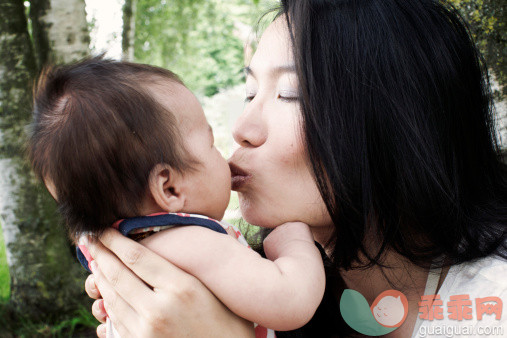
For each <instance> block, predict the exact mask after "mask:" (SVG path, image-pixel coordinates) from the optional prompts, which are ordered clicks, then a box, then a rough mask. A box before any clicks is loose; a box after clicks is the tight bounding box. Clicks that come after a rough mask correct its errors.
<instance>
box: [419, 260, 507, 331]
mask: <svg viewBox="0 0 507 338" xmlns="http://www.w3.org/2000/svg"><path fill="white" fill-rule="evenodd" d="M439 276H440V273H439V272H438V270H437V271H435V270H434V271H433V273H430V274H429V275H428V280H427V283H426V290H425V292H424V294H425V295H433V294H435V290H436V287H437V284H438V280H439ZM436 294H437V295H440V300H441V301H442V303H441V304H442V305H441V306H440V308H441V309H442V312H441V316H443V318H442V319H433V320H428V319H421V318H420V314H421V312H419V314H418V315H417V322H416V324H415V327H414V331H413V333H412V337H413V338H415V337H456V336H457V337H507V313H504V312H507V311H503V310H505V308H506V306H507V261H505V260H504V259H502V258H499V257H497V256H490V257H486V258H482V259H480V260H476V261H474V262H466V263H463V264H459V265H454V266H452V267H451V268H450V269H449V272H448V274H447V276H446V277H445V280H444V282H443V284H442V286H441V287H440V289H439V290H438V292H437V293H436ZM467 295H468V300H467V299H466V296H467ZM454 296H462V297H454ZM451 297H452V299H451ZM486 297H497V298H490V299H491V300H486V299H484V298H486ZM458 298H459V300H457V299H458ZM450 301H451V302H450ZM449 302H450V303H449ZM436 303H437V302H434V303H433V304H436ZM419 305H421V304H419ZM433 309H435V307H433ZM419 310H420V311H421V308H419ZM480 313H482V318H480V317H481V315H480ZM460 315H461V316H460ZM450 317H451V318H450ZM452 317H455V318H456V319H453V318H452ZM459 317H461V318H462V319H461V320H459ZM466 317H469V318H470V319H467V318H466Z"/></svg>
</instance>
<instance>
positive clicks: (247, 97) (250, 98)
mask: <svg viewBox="0 0 507 338" xmlns="http://www.w3.org/2000/svg"><path fill="white" fill-rule="evenodd" d="M254 98H255V94H247V95H246V97H245V102H247V103H248V102H251V101H252V100H253V99H254Z"/></svg>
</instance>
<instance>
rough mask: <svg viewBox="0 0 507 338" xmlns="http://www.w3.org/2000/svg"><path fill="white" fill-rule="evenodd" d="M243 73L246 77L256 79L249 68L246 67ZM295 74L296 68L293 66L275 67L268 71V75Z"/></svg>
mask: <svg viewBox="0 0 507 338" xmlns="http://www.w3.org/2000/svg"><path fill="white" fill-rule="evenodd" d="M243 71H244V72H245V73H246V75H251V76H253V77H254V78H256V77H255V73H254V71H253V70H252V68H250V67H249V66H246V67H245V68H243ZM295 72H296V66H295V65H293V64H289V65H282V66H276V67H273V68H271V69H269V73H270V74H276V75H279V74H281V73H295Z"/></svg>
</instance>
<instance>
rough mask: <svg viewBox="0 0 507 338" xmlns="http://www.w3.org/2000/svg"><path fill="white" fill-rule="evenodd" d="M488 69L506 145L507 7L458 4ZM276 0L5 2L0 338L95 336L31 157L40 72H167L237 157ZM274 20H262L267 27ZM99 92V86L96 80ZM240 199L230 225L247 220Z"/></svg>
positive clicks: (80, 275)
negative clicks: (247, 99) (70, 66)
mask: <svg viewBox="0 0 507 338" xmlns="http://www.w3.org/2000/svg"><path fill="white" fill-rule="evenodd" d="M450 2H451V3H453V4H454V5H455V6H456V7H457V8H458V9H459V10H460V12H461V13H462V15H463V16H464V17H465V18H466V20H468V22H469V23H470V26H471V30H472V33H473V35H474V37H475V39H476V43H477V45H478V47H479V48H480V49H481V51H482V53H483V55H484V57H485V59H486V62H487V65H488V69H489V72H490V76H491V80H492V86H493V89H494V97H495V107H496V111H495V113H496V121H497V130H498V138H499V140H500V141H501V142H502V144H503V146H504V148H503V149H504V150H505V145H506V144H507V126H506V124H507V112H506V102H505V98H506V88H507V87H506V86H505V84H506V80H507V69H506V62H505V61H506V60H505V58H506V57H507V46H506V40H507V29H506V20H505V15H506V8H505V3H504V0H450ZM277 5H278V2H277V1H275V0H227V1H226V0H31V1H22V0H0V337H11V336H26V337H33V336H43V337H45V336H48V337H52V336H63V337H69V336H79V337H84V336H95V326H96V325H97V322H96V321H95V320H94V319H93V317H92V316H91V314H90V313H89V312H90V306H91V301H90V300H89V299H88V298H87V297H86V295H85V294H84V290H83V286H84V279H85V277H86V274H85V272H84V270H83V269H82V268H81V266H80V265H79V264H77V263H76V260H75V256H74V255H75V254H74V249H73V247H72V245H71V243H69V241H68V240H67V238H66V232H65V231H64V230H63V229H64V228H63V226H62V224H61V221H60V219H59V218H58V215H57V214H56V205H55V203H54V201H53V200H52V199H51V197H50V196H49V195H48V193H47V192H46V191H45V189H44V188H43V187H42V186H41V184H40V182H37V180H36V179H35V178H34V176H33V174H32V173H31V172H30V169H29V166H28V165H27V163H26V160H25V156H24V142H25V140H26V125H27V124H28V123H29V121H30V118H31V87H32V83H33V79H34V78H35V77H36V76H37V74H38V72H39V70H40V69H41V66H43V65H44V64H47V63H53V62H56V63H61V62H71V61H75V60H78V59H81V58H83V57H86V56H88V55H97V54H101V53H105V54H106V56H108V57H110V58H114V59H123V60H129V61H135V62H141V63H149V64H154V65H157V66H161V67H166V68H169V69H171V70H172V71H174V72H175V73H177V74H179V75H180V76H181V77H182V79H183V81H184V82H185V84H186V85H187V86H188V87H189V88H190V89H191V90H192V91H194V93H196V95H197V96H198V98H199V100H200V101H201V103H202V104H203V106H204V111H205V113H206V115H207V117H208V121H209V122H210V124H211V125H212V127H213V130H214V132H215V139H216V144H217V147H218V148H219V149H220V150H221V152H222V154H223V155H224V156H225V157H228V156H229V155H230V154H231V149H232V147H233V141H232V137H231V132H230V131H231V128H232V124H233V122H234V120H235V119H236V117H237V116H238V115H239V114H240V113H241V111H242V109H243V104H244V103H243V102H244V95H245V94H244V88H243V81H244V75H243V72H242V68H243V67H244V65H245V62H247V61H245V60H248V58H249V57H250V56H251V54H252V50H253V48H255V43H256V40H257V38H258V34H260V32H262V28H263V27H264V25H263V24H262V23H261V24H260V26H259V27H258V25H257V24H258V20H259V18H260V17H261V15H262V14H263V13H266V12H267V11H268V10H269V9H271V8H274V7H276V6H277ZM269 20H270V19H269V17H267V18H266V20H264V21H263V23H264V24H266V23H268V22H269ZM90 85H93V84H90ZM237 206H238V203H237V196H235V195H233V196H232V198H231V203H230V205H229V208H228V211H227V213H226V216H225V219H226V220H229V221H231V222H237V221H238V219H239V217H240V216H239V213H238V211H237Z"/></svg>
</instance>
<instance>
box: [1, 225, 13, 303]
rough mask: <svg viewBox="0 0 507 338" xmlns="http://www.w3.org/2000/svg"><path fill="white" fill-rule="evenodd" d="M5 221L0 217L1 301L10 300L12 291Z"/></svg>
mask: <svg viewBox="0 0 507 338" xmlns="http://www.w3.org/2000/svg"><path fill="white" fill-rule="evenodd" d="M2 226H3V221H2V218H1V217H0V303H5V302H7V301H8V300H9V296H10V293H11V277H10V275H9V266H8V265H7V257H6V255H5V244H4V235H3V232H2Z"/></svg>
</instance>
